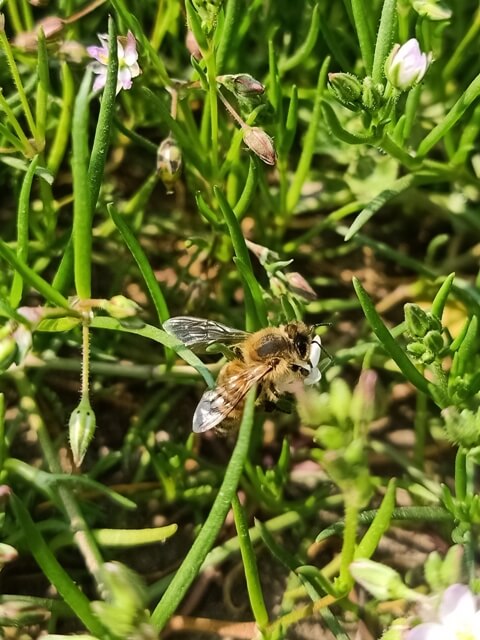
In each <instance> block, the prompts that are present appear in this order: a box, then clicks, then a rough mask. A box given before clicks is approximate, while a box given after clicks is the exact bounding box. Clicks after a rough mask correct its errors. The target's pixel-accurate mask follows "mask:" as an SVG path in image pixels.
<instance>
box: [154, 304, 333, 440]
mask: <svg viewBox="0 0 480 640" xmlns="http://www.w3.org/2000/svg"><path fill="white" fill-rule="evenodd" d="M163 328H164V329H165V331H167V333H169V334H171V335H173V336H175V337H176V338H178V339H179V340H180V341H181V342H183V344H184V345H185V346H186V347H189V348H191V349H192V350H194V351H205V350H206V349H207V348H208V347H209V346H210V345H213V344H215V343H217V344H224V345H231V350H232V352H233V356H234V357H233V359H231V360H230V361H229V362H227V363H226V364H225V365H224V366H223V367H222V369H221V370H220V373H219V374H218V378H217V383H216V386H215V388H214V389H207V390H206V391H205V393H204V394H203V396H202V397H201V399H200V402H199V403H198V406H197V408H196V410H195V413H194V416H193V425H192V428H193V431H194V432H195V433H203V432H204V431H208V430H209V429H213V428H215V429H216V430H217V431H218V432H224V433H225V432H228V431H231V430H233V429H235V428H237V427H238V425H239V422H240V419H241V417H242V413H243V406H244V402H245V396H246V394H247V392H248V391H249V389H250V388H251V387H252V386H253V385H254V384H258V390H259V393H258V398H257V404H263V405H265V406H267V407H268V408H270V407H273V406H274V405H275V404H276V403H277V401H278V399H279V398H280V397H281V396H282V395H283V394H285V393H289V392H292V391H293V390H294V389H295V387H296V386H298V383H299V382H303V384H307V385H311V384H315V383H316V382H318V381H319V380H320V378H321V372H320V370H319V368H318V366H317V365H318V363H319V360H320V355H321V351H322V343H321V340H320V336H317V335H315V333H314V330H315V327H310V326H308V325H306V324H304V323H303V322H298V321H296V322H290V323H288V324H286V325H283V326H280V327H268V328H266V329H260V330H259V331H255V332H254V333H248V332H247V331H240V330H238V329H232V328H230V327H227V326H225V325H224V324H221V323H220V322H214V321H212V320H203V319H201V318H193V317H190V316H178V317H175V318H170V319H169V320H167V321H166V322H165V323H164V324H163ZM220 424H221V425H222V426H221V427H220V426H219V425H220Z"/></svg>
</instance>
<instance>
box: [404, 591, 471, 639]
mask: <svg viewBox="0 0 480 640" xmlns="http://www.w3.org/2000/svg"><path fill="white" fill-rule="evenodd" d="M436 618H437V620H438V621H437V622H423V623H422V624H419V625H418V626H417V627H414V628H413V629H411V630H410V631H408V632H407V634H406V636H405V640H480V605H479V602H478V599H477V598H476V597H475V596H474V595H473V593H472V592H471V591H470V589H469V588H468V587H467V586H465V585H463V584H452V585H451V586H450V587H448V588H447V589H446V590H445V591H444V593H443V595H442V598H441V601H440V605H439V607H438V611H437V615H436Z"/></svg>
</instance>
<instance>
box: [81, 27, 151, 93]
mask: <svg viewBox="0 0 480 640" xmlns="http://www.w3.org/2000/svg"><path fill="white" fill-rule="evenodd" d="M98 39H99V40H100V42H101V44H102V46H101V47H87V52H88V55H89V56H90V57H92V58H94V60H95V62H93V63H92V69H93V72H94V73H95V74H96V75H97V77H96V78H95V82H94V83H93V90H94V91H99V90H100V89H103V88H104V86H105V82H106V80H107V65H108V59H109V55H110V52H109V50H108V35H107V34H106V33H102V34H101V33H99V34H98ZM117 51H118V77H117V94H118V92H119V91H120V89H126V90H127V89H131V87H132V80H133V78H136V77H137V76H139V75H140V74H141V73H142V70H141V69H140V67H139V66H138V62H137V60H138V53H137V41H136V40H135V36H134V35H133V33H132V32H131V31H129V32H128V33H127V35H126V36H118V38H117Z"/></svg>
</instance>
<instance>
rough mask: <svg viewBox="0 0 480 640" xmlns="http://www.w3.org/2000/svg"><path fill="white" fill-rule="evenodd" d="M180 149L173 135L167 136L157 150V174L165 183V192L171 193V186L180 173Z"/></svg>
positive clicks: (181, 163) (181, 161)
mask: <svg viewBox="0 0 480 640" xmlns="http://www.w3.org/2000/svg"><path fill="white" fill-rule="evenodd" d="M182 166H183V160H182V150H181V149H180V147H179V146H178V144H177V141H176V140H175V138H174V137H173V136H168V138H165V140H163V142H161V143H160V146H159V147H158V150H157V174H158V176H159V178H160V180H161V181H162V182H163V184H164V185H165V189H166V190H167V193H173V186H174V185H175V183H176V182H177V181H178V179H179V178H180V175H181V173H182Z"/></svg>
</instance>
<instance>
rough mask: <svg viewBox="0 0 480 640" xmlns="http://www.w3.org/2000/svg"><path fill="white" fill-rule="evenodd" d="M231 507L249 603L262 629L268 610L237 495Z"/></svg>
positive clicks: (245, 520) (265, 622)
mask: <svg viewBox="0 0 480 640" xmlns="http://www.w3.org/2000/svg"><path fill="white" fill-rule="evenodd" d="M232 508H233V517H234V518H235V527H236V529H237V534H238V540H239V543H240V552H241V554H242V561H243V567H244V570H245V579H246V581H247V590H248V596H249V598H250V604H251V607H252V611H253V615H254V617H255V621H256V623H257V625H258V627H259V628H260V629H263V628H264V627H265V626H266V625H267V624H268V612H267V608H266V606H265V601H264V599H263V593H262V585H261V584H260V577H259V575H258V567H257V562H256V560H255V552H254V550H253V545H252V541H251V539H250V535H249V532H248V524H247V519H246V517H245V512H244V509H243V507H242V505H241V504H240V501H239V499H238V496H237V495H234V496H233V500H232Z"/></svg>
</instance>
